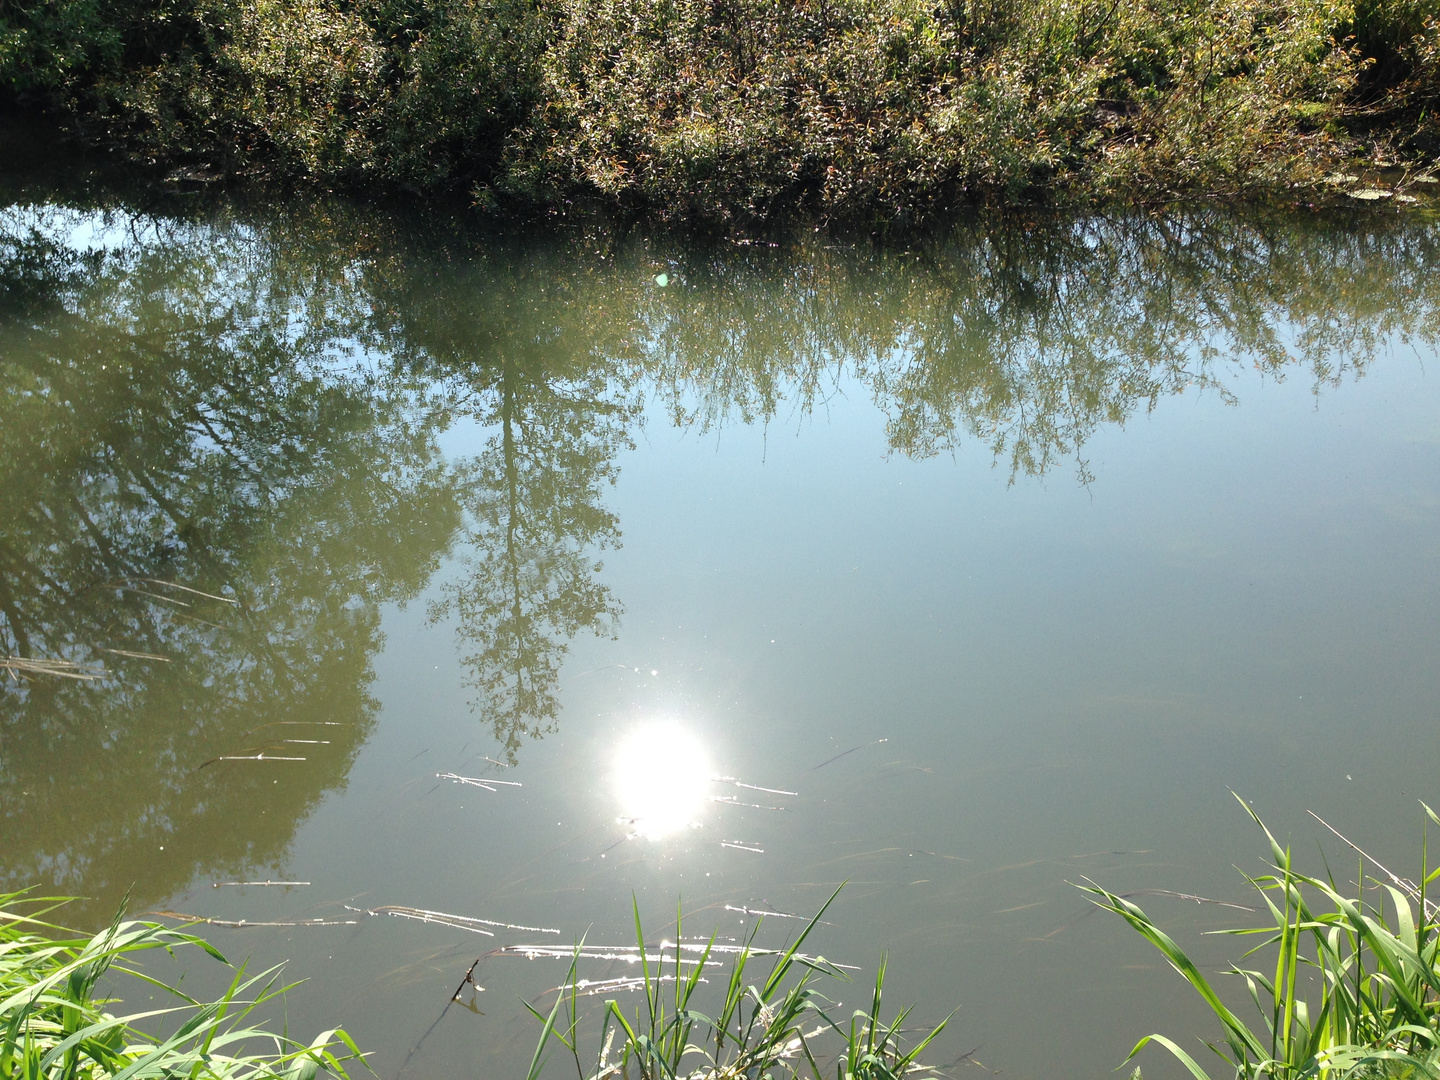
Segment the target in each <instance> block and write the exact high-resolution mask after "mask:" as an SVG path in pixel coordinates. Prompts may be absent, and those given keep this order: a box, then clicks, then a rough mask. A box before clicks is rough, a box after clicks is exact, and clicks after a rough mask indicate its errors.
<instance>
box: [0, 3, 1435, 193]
mask: <svg viewBox="0 0 1440 1080" xmlns="http://www.w3.org/2000/svg"><path fill="white" fill-rule="evenodd" d="M1437 87H1440V0H1215V2H1210V0H938V2H937V0H121V2H120V3H109V4H101V3H98V2H97V0H0V88H3V92H4V93H6V94H7V95H8V96H9V97H10V98H11V100H12V101H15V102H29V103H34V104H48V105H51V106H57V105H58V106H63V107H64V108H66V109H68V110H70V111H71V112H72V113H74V114H75V115H76V116H77V117H79V118H82V119H83V120H85V121H88V122H89V123H90V124H91V130H95V131H97V132H101V133H103V134H104V135H106V136H107V137H109V138H111V139H116V140H120V141H123V142H124V143H126V144H127V145H130V146H132V147H136V148H140V149H142V150H143V151H144V152H145V153H147V154H149V155H151V156H155V157H158V158H166V159H194V160H195V161H203V162H207V163H210V164H212V165H215V166H219V167H222V168H235V167H240V166H250V167H258V168H263V169H266V170H268V171H270V172H272V173H274V174H276V175H282V176H297V177H308V178H314V179H319V180H322V181H326V182H341V183H359V182H364V183H367V184H373V183H380V184H384V185H387V186H392V187H395V186H400V187H406V188H413V189H430V188H446V187H448V188H456V189H460V190H466V191H471V192H473V193H474V194H475V195H476V196H477V197H478V198H481V199H485V200H489V199H491V198H494V197H497V196H499V197H512V198H514V197H519V198H523V199H529V200H538V201H539V202H541V203H544V204H554V203H557V202H560V201H562V200H566V199H577V198H597V197H598V198H600V199H603V200H605V201H607V202H611V203H613V204H616V205H619V206H622V207H629V208H634V209H637V210H642V211H646V212H650V213H654V214H658V215H660V216H664V217H671V218H684V219H692V220H693V219H702V220H711V221H724V220H735V219H740V220H747V219H748V220H755V219H764V218H768V217H771V216H772V215H774V214H775V212H776V211H777V210H780V209H787V210H788V209H793V208H796V207H804V208H808V209H810V210H813V211H818V212H819V213H821V214H823V215H826V216H830V217H838V218H846V219H858V220H871V221H913V220H919V219H923V218H925V217H928V216H933V215H934V214H935V213H936V212H941V211H944V210H945V209H946V208H948V207H951V206H954V205H956V204H959V203H962V202H969V201H974V200H976V199H980V198H1001V199H1005V200H1010V201H1013V200H1016V199H1020V198H1028V197H1032V196H1033V195H1034V194H1036V193H1037V192H1039V191H1042V190H1043V191H1047V192H1052V193H1059V194H1061V195H1066V194H1069V195H1074V196H1085V195H1090V194H1095V193H1099V194H1104V195H1112V196H1119V197H1133V196H1135V195H1137V194H1138V195H1142V196H1151V197H1154V196H1160V197H1168V196H1171V195H1184V194H1187V193H1189V194H1193V193H1198V192H1206V193H1227V194H1230V193H1243V192H1246V191H1249V190H1273V189H1274V188H1276V187H1277V186H1281V185H1292V184H1295V183H1300V184H1310V183H1315V182H1317V181H1318V180H1319V179H1320V177H1321V176H1322V175H1323V174H1324V172H1325V171H1327V170H1328V169H1329V168H1330V166H1331V165H1332V164H1333V162H1334V161H1335V160H1336V159H1338V158H1340V157H1342V156H1344V155H1346V154H1349V153H1353V152H1355V151H1356V150H1357V149H1369V148H1370V144H1383V145H1385V146H1386V148H1387V152H1388V153H1399V154H1402V155H1404V154H1408V155H1411V156H1414V155H1415V154H1421V153H1429V152H1432V151H1433V150H1434V149H1435V143H1436V134H1437V128H1436V125H1435V122H1434V120H1433V118H1432V117H1433V113H1434V106H1435V104H1436V100H1435V99H1436V97H1437Z"/></svg>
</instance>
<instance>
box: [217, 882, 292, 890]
mask: <svg viewBox="0 0 1440 1080" xmlns="http://www.w3.org/2000/svg"><path fill="white" fill-rule="evenodd" d="M309 884H310V882H308V881H212V882H211V883H210V887H211V888H212V889H219V888H222V887H223V886H226V885H265V886H270V885H309Z"/></svg>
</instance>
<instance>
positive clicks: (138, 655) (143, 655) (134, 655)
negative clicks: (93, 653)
mask: <svg viewBox="0 0 1440 1080" xmlns="http://www.w3.org/2000/svg"><path fill="white" fill-rule="evenodd" d="M100 651H101V652H108V653H114V654H115V655H116V656H128V657H130V658H131V659H132V660H159V661H160V662H161V663H164V664H168V663H170V662H171V659H172V658H171V657H169V656H157V655H155V654H154V653H148V652H131V651H130V650H129V649H101V650H100Z"/></svg>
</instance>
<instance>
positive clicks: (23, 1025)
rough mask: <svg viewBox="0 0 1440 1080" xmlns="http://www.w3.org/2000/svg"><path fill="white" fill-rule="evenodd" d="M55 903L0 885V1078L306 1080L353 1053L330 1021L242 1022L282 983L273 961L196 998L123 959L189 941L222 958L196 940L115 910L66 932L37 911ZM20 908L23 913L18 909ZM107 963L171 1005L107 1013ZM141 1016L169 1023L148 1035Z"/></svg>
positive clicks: (337, 1068)
mask: <svg viewBox="0 0 1440 1080" xmlns="http://www.w3.org/2000/svg"><path fill="white" fill-rule="evenodd" d="M59 903H61V901H56V900H36V899H33V898H32V899H27V898H25V897H24V896H23V894H18V893H9V894H4V895H0V1078H4V1080H11V1078H16V1080H19V1078H20V1077H24V1078H25V1080H51V1078H54V1080H61V1078H63V1080H101V1078H105V1077H114V1078H117V1080H119V1078H124V1080H146V1078H149V1077H155V1078H160V1077H164V1078H167V1080H169V1078H176V1077H189V1078H191V1080H200V1078H227V1080H230V1078H233V1080H313V1078H314V1077H316V1076H317V1075H319V1074H320V1073H321V1071H322V1070H323V1071H324V1072H325V1074H327V1075H334V1076H337V1077H342V1078H343V1077H345V1076H346V1072H345V1063H346V1062H349V1061H355V1060H359V1059H360V1053H359V1051H358V1050H357V1049H356V1047H355V1044H354V1043H353V1042H352V1041H351V1039H350V1036H348V1035H347V1034H346V1033H345V1032H343V1031H341V1030H338V1029H336V1030H332V1031H327V1032H325V1033H324V1034H322V1035H320V1036H319V1037H318V1038H316V1039H315V1040H314V1041H313V1042H312V1043H310V1044H309V1045H305V1044H302V1043H297V1042H294V1041H293V1040H291V1039H288V1038H285V1037H282V1036H278V1035H272V1034H269V1033H268V1032H266V1031H264V1030H263V1028H260V1027H257V1026H253V1025H247V1024H246V1021H247V1019H248V1018H249V1017H250V1016H251V1015H252V1014H253V1013H254V1012H255V1011H256V1010H257V1009H259V1008H261V1007H262V1006H264V1005H265V1004H266V1003H267V1002H270V1001H272V1000H274V999H275V998H276V997H277V996H278V995H280V994H282V993H284V990H285V988H284V987H280V986H279V985H278V979H277V972H276V971H275V970H274V969H272V970H270V971H266V972H262V973H261V974H259V975H252V976H247V975H246V974H245V971H244V969H243V968H242V969H241V970H239V971H237V972H236V974H235V977H234V979H233V980H232V982H231V983H230V987H229V989H228V990H227V991H226V992H225V994H224V996H222V997H221V998H220V999H219V1000H217V1001H211V1002H201V1001H196V1000H194V999H193V998H190V997H187V996H186V995H185V994H183V993H181V992H180V991H179V990H178V989H176V988H174V987H170V986H166V985H165V984H164V983H162V982H160V981H158V980H156V979H154V978H153V977H151V976H148V975H146V974H145V973H144V971H143V970H141V969H140V968H139V967H136V966H134V965H133V964H132V961H133V958H134V956H135V954H137V953H143V952H147V951H150V950H154V949H165V950H167V951H168V950H172V949H174V948H176V947H178V946H184V945H193V946H195V947H197V948H200V949H203V950H204V951H206V952H207V953H209V954H210V955H211V956H213V957H215V958H216V959H217V960H220V961H221V962H222V963H223V962H224V957H222V956H221V955H220V954H219V953H218V952H216V951H215V949H214V948H213V947H211V946H210V945H209V944H208V943H206V942H205V941H204V940H202V939H201V938H197V937H192V936H190V935H189V934H182V933H178V932H176V931H173V930H169V929H167V928H165V927H163V926H159V925H156V924H154V923H139V922H124V921H122V920H121V918H120V917H119V916H117V917H116V919H115V921H114V922H112V923H111V924H110V926H109V927H108V928H107V929H106V930H104V931H102V932H101V933H99V934H96V935H94V936H93V937H91V938H88V939H86V938H73V937H67V936H65V935H68V934H70V931H67V930H64V929H63V928H61V927H58V926H55V925H53V924H50V923H46V922H42V921H40V918H39V916H43V915H44V914H46V913H47V912H48V911H49V910H53V908H54V907H55V906H58V904H59ZM37 906H38V908H39V910H36V908H37ZM26 907H28V908H29V909H30V913H28V914H27V913H25V912H23V911H22V910H21V909H22V908H26ZM56 935H60V936H56ZM112 972H114V973H118V974H128V975H132V976H134V977H136V978H137V979H140V980H143V981H144V982H145V983H148V984H149V985H151V986H154V987H157V988H159V989H161V990H164V991H165V992H166V993H168V994H169V995H170V996H171V997H172V998H173V999H176V1000H177V1001H179V1002H180V1004H178V1005H175V1006H172V1007H167V1008H160V1009H151V1010H148V1011H146V1012H142V1013H134V1014H130V1015H122V1016H116V1015H114V1014H113V1013H111V1012H110V1011H109V1008H110V1007H111V1006H113V1005H114V1004H116V1002H115V1000H114V999H108V998H104V997H101V996H100V995H99V993H98V990H99V987H100V983H101V979H102V978H103V977H104V976H106V975H107V974H109V973H112ZM142 1023H144V1024H145V1025H146V1026H154V1025H160V1024H166V1025H169V1026H173V1033H172V1034H170V1035H169V1036H166V1037H159V1038H157V1037H154V1036H152V1035H149V1034H147V1033H146V1032H145V1031H144V1030H142V1028H141V1026H140V1025H141V1024H142ZM242 1025H246V1026H242ZM256 1047H265V1049H263V1050H257V1049H256ZM337 1054H339V1055H341V1056H337Z"/></svg>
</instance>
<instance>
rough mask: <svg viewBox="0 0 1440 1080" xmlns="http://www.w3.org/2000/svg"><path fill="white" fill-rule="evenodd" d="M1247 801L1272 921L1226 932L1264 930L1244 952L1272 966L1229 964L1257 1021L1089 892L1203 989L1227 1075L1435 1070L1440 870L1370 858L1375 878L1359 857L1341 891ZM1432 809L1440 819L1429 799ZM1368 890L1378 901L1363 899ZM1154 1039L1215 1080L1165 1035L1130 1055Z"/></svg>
mask: <svg viewBox="0 0 1440 1080" xmlns="http://www.w3.org/2000/svg"><path fill="white" fill-rule="evenodd" d="M1241 805H1245V804H1244V802H1243V800H1242V803H1241ZM1422 805H1423V804H1422ZM1245 809H1246V810H1247V811H1248V812H1249V813H1250V816H1251V817H1253V818H1254V819H1255V821H1256V823H1257V824H1259V825H1260V827H1261V829H1262V830H1264V832H1265V836H1266V839H1267V840H1269V842H1270V849H1271V854H1272V857H1273V858H1274V869H1275V872H1274V873H1273V874H1268V875H1264V876H1261V877H1258V878H1251V879H1249V880H1250V883H1251V884H1252V885H1254V886H1255V888H1256V889H1257V890H1258V891H1259V893H1260V896H1261V898H1262V899H1263V904H1264V906H1263V908H1262V909H1261V910H1262V911H1264V912H1265V913H1267V914H1268V915H1269V917H1270V920H1271V923H1270V925H1267V926H1262V927H1250V928H1244V929H1238V930H1232V931H1229V933H1233V934H1237V935H1242V936H1258V937H1260V938H1261V939H1262V940H1261V941H1260V942H1259V944H1257V945H1255V946H1254V947H1252V948H1251V949H1249V950H1248V951H1247V952H1246V953H1245V954H1244V955H1245V957H1246V958H1249V957H1251V956H1253V955H1255V954H1257V953H1260V952H1261V951H1266V952H1268V953H1271V954H1273V960H1274V963H1273V966H1269V967H1267V968H1266V969H1265V970H1259V969H1254V968H1246V967H1241V966H1238V965H1237V966H1233V967H1232V968H1231V969H1230V972H1231V973H1232V974H1235V975H1238V976H1239V977H1240V978H1241V979H1242V980H1243V981H1244V984H1245V987H1246V990H1247V991H1248V993H1249V996H1250V998H1251V1000H1252V1001H1253V1002H1254V1005H1255V1007H1256V1009H1257V1010H1258V1011H1259V1013H1260V1018H1261V1023H1260V1024H1259V1025H1258V1026H1251V1025H1250V1024H1247V1023H1246V1022H1245V1021H1244V1020H1242V1019H1241V1017H1240V1016H1239V1015H1238V1014H1237V1013H1235V1012H1233V1011H1232V1010H1231V1009H1230V1007H1229V1006H1228V1005H1226V1004H1225V1003H1224V1001H1223V1000H1222V999H1221V996H1220V995H1219V993H1217V992H1216V990H1215V988H1214V987H1212V986H1211V984H1210V982H1209V980H1208V979H1206V977H1205V975H1204V974H1203V973H1202V972H1201V970H1200V969H1199V967H1197V966H1196V964H1195V963H1194V961H1193V960H1191V959H1190V957H1189V956H1188V955H1186V953H1185V951H1184V950H1183V949H1182V948H1181V947H1180V946H1179V945H1178V944H1176V942H1175V940H1174V939H1173V938H1171V937H1170V936H1169V935H1168V934H1166V933H1165V931H1163V930H1162V929H1160V927H1159V926H1157V925H1156V924H1155V923H1154V922H1153V921H1152V920H1151V919H1150V917H1149V916H1148V915H1146V914H1145V913H1144V912H1143V911H1142V910H1141V909H1140V908H1138V907H1137V906H1135V905H1134V904H1133V903H1131V902H1130V901H1128V900H1126V899H1124V898H1123V897H1120V896H1117V895H1115V894H1114V893H1110V892H1107V891H1106V890H1105V889H1102V888H1100V887H1098V886H1093V885H1092V886H1090V887H1088V888H1087V890H1086V891H1087V892H1089V893H1091V894H1092V896H1093V898H1094V901H1095V903H1097V904H1098V905H1099V906H1100V907H1102V908H1105V909H1106V910H1109V911H1113V912H1115V913H1116V914H1117V915H1119V916H1121V918H1123V919H1125V920H1126V921H1127V922H1128V923H1130V925H1131V926H1133V927H1134V928H1135V929H1136V930H1137V931H1139V933H1140V934H1141V936H1142V937H1144V938H1145V939H1146V940H1147V941H1149V942H1150V943H1151V944H1152V945H1154V946H1155V947H1156V948H1158V949H1159V950H1160V951H1161V953H1162V954H1164V956H1165V959H1166V960H1168V961H1169V962H1170V964H1171V966H1172V967H1174V968H1175V969H1176V970H1177V971H1179V972H1180V974H1181V975H1183V976H1184V977H1185V979H1186V981H1188V982H1189V983H1190V985H1191V986H1193V987H1194V988H1195V990H1196V991H1197V992H1199V994H1200V996H1201V997H1202V998H1204V1000H1205V1003H1206V1004H1207V1005H1209V1006H1210V1008H1211V1009H1212V1010H1213V1011H1214V1013H1215V1016H1216V1017H1217V1018H1218V1019H1219V1021H1220V1023H1221V1026H1222V1029H1223V1031H1224V1045H1223V1046H1216V1045H1214V1044H1208V1045H1209V1046H1210V1049H1211V1050H1213V1051H1214V1052H1215V1053H1216V1054H1217V1055H1219V1056H1220V1057H1221V1058H1222V1059H1224V1061H1225V1062H1226V1072H1227V1073H1230V1072H1233V1075H1234V1076H1235V1077H1237V1078H1244V1080H1259V1078H1261V1077H1264V1078H1267V1080H1301V1078H1308V1077H1323V1078H1328V1080H1349V1078H1357V1080H1359V1078H1371V1077H1376V1078H1378V1077H1406V1078H1411V1077H1413V1078H1416V1080H1418V1078H1421V1077H1427V1078H1434V1077H1437V1076H1440V919H1437V916H1440V909H1437V905H1436V904H1435V903H1434V902H1433V901H1432V900H1430V899H1429V898H1428V897H1427V896H1426V888H1427V887H1428V886H1429V885H1431V884H1433V883H1434V881H1435V879H1436V878H1437V877H1440V869H1436V870H1428V869H1425V870H1423V871H1422V873H1421V875H1420V882H1419V884H1416V883H1415V882H1412V881H1410V880H1408V879H1405V878H1401V877H1399V876H1397V875H1395V874H1392V873H1390V872H1389V871H1387V870H1385V869H1384V868H1383V867H1381V866H1380V865H1379V864H1378V863H1374V861H1373V860H1370V861H1371V863H1372V865H1374V866H1375V867H1376V869H1377V870H1378V871H1380V876H1379V877H1368V878H1367V877H1366V876H1365V873H1364V864H1363V862H1362V864H1361V873H1360V876H1359V878H1358V879H1357V880H1358V882H1359V884H1357V886H1356V889H1357V891H1356V893H1355V894H1354V895H1346V894H1345V893H1344V892H1342V891H1341V888H1340V887H1339V886H1338V885H1337V884H1336V882H1335V880H1334V878H1333V877H1330V876H1327V877H1325V878H1318V877H1311V876H1309V875H1307V874H1302V873H1300V872H1299V871H1297V870H1296V869H1295V867H1294V863H1293V860H1292V858H1291V853H1290V849H1289V848H1288V847H1282V846H1281V845H1280V843H1279V842H1278V841H1277V840H1276V839H1275V837H1274V836H1273V835H1272V834H1271V833H1270V831H1269V830H1268V829H1266V828H1265V826H1264V823H1263V822H1261V821H1260V818H1259V817H1258V816H1256V814H1255V812H1254V811H1253V810H1251V809H1250V807H1249V806H1246V807H1245ZM1425 812H1426V814H1427V815H1428V816H1429V818H1430V820H1432V821H1435V822H1436V823H1437V824H1440V818H1437V817H1436V815H1435V813H1434V811H1432V810H1431V809H1430V808H1429V807H1428V806H1427V807H1425ZM1366 891H1371V892H1373V893H1374V894H1376V895H1375V899H1373V900H1370V899H1367V898H1366V895H1365V893H1366ZM1151 1042H1155V1043H1158V1044H1159V1045H1161V1046H1163V1047H1165V1048H1166V1049H1167V1050H1169V1051H1170V1052H1171V1053H1172V1054H1173V1055H1174V1056H1175V1057H1176V1058H1178V1059H1179V1061H1180V1062H1181V1063H1182V1064H1183V1065H1184V1066H1185V1068H1186V1069H1187V1070H1189V1072H1190V1073H1191V1075H1193V1076H1195V1077H1196V1078H1197V1080H1210V1078H1209V1074H1208V1073H1207V1072H1206V1071H1205V1070H1204V1069H1203V1068H1202V1067H1201V1066H1200V1064H1199V1063H1198V1062H1196V1061H1195V1059H1194V1058H1193V1057H1191V1056H1190V1054H1189V1053H1187V1052H1186V1051H1185V1050H1184V1049H1183V1048H1182V1047H1181V1046H1180V1045H1179V1044H1178V1043H1176V1042H1175V1041H1174V1040H1172V1039H1170V1038H1167V1037H1166V1036H1164V1035H1149V1036H1146V1037H1145V1038H1144V1039H1141V1040H1140V1042H1139V1043H1137V1044H1136V1046H1135V1048H1134V1050H1132V1051H1131V1053H1130V1057H1131V1058H1133V1057H1134V1056H1135V1055H1136V1054H1137V1053H1139V1052H1140V1050H1141V1049H1143V1048H1144V1047H1145V1046H1146V1045H1148V1044H1149V1043H1151Z"/></svg>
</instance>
